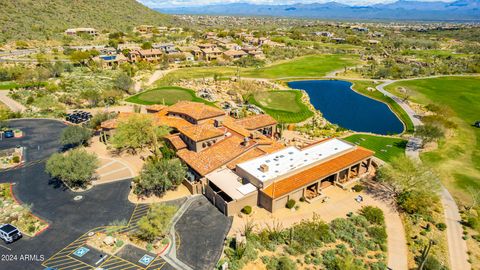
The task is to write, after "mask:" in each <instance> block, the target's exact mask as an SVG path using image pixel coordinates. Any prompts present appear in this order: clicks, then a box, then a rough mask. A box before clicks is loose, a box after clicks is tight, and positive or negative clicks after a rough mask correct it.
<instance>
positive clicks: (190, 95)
mask: <svg viewBox="0 0 480 270" xmlns="http://www.w3.org/2000/svg"><path fill="white" fill-rule="evenodd" d="M182 100H188V101H195V102H202V103H205V104H209V105H211V104H212V103H211V102H209V101H207V100H204V99H202V98H199V97H197V96H196V95H195V91H193V90H190V89H185V88H181V87H174V86H167V87H160V88H156V89H152V90H148V91H145V92H141V93H139V94H136V95H134V96H131V97H129V98H127V99H126V101H128V102H132V103H137V104H143V105H152V104H165V105H173V104H175V103H177V102H179V101H182Z"/></svg>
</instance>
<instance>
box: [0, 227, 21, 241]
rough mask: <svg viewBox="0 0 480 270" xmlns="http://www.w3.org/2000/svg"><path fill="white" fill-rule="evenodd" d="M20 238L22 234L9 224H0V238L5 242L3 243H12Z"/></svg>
mask: <svg viewBox="0 0 480 270" xmlns="http://www.w3.org/2000/svg"><path fill="white" fill-rule="evenodd" d="M21 237H22V233H21V232H20V231H19V230H18V229H17V228H16V227H15V226H13V225H11V224H1V225H0V238H1V239H3V241H5V243H7V244H9V243H12V242H14V241H16V240H18V239H20V238H21Z"/></svg>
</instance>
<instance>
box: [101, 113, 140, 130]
mask: <svg viewBox="0 0 480 270" xmlns="http://www.w3.org/2000/svg"><path fill="white" fill-rule="evenodd" d="M134 114H135V113H134V112H120V113H118V115H117V117H116V118H113V119H109V120H106V121H103V122H102V123H101V124H100V127H101V128H105V129H114V128H117V126H118V121H119V120H124V119H127V118H128V117H130V116H132V115H134Z"/></svg>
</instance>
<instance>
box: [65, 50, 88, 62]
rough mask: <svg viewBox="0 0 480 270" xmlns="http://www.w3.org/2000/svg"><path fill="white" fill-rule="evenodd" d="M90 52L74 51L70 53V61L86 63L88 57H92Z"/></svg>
mask: <svg viewBox="0 0 480 270" xmlns="http://www.w3.org/2000/svg"><path fill="white" fill-rule="evenodd" d="M90 56H91V55H90V53H89V52H83V51H74V52H72V54H70V61H72V62H73V63H75V64H82V65H83V64H85V63H86V62H87V60H88V59H90Z"/></svg>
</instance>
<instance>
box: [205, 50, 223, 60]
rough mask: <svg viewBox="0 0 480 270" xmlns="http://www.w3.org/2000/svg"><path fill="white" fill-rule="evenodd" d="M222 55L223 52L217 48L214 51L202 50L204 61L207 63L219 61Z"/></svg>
mask: <svg viewBox="0 0 480 270" xmlns="http://www.w3.org/2000/svg"><path fill="white" fill-rule="evenodd" d="M222 53H223V52H222V51H221V50H219V49H218V48H216V47H215V48H213V49H202V54H203V59H204V60H205V61H212V60H217V59H218V58H219V57H220V56H221V55H222Z"/></svg>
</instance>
